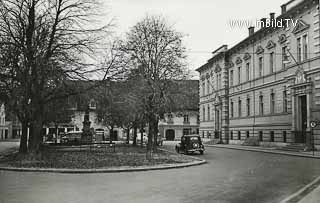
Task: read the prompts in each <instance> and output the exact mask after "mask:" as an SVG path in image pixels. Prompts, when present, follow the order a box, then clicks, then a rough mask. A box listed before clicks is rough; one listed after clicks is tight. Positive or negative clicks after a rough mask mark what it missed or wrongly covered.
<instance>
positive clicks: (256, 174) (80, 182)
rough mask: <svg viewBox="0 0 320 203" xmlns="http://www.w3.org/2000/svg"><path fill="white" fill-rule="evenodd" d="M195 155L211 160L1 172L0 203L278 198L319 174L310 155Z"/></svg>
mask: <svg viewBox="0 0 320 203" xmlns="http://www.w3.org/2000/svg"><path fill="white" fill-rule="evenodd" d="M172 147H173V146H167V148H172ZM198 156H199V155H198ZM199 157H203V158H205V159H207V160H208V162H209V163H208V164H205V165H201V166H195V167H190V168H183V169H170V170H163V171H148V172H133V173H118V174H117V173H114V174H53V173H21V172H20V173H18V172H3V171H2V172H0V203H4V202H6V203H7V202H24V203H28V202H30V203H34V202H42V203H46V202H68V203H70V202H85V203H88V202H112V203H113V202H139V203H140V202H148V203H149V202H153V203H155V202H219V203H224V202H237V203H238V202H240V203H241V202H244V203H250V202H258V203H264V202H278V201H280V200H282V199H284V198H285V197H287V196H288V195H290V194H292V193H294V192H295V191H297V190H298V189H299V188H301V187H303V186H304V185H306V184H308V183H309V182H311V181H312V180H313V179H314V178H316V177H317V176H319V175H320V161H319V160H313V159H306V158H298V157H290V156H283V155H273V154H265V153H258V152H246V151H239V150H230V149H218V148H209V147H208V148H207V151H206V153H205V155H204V156H199Z"/></svg>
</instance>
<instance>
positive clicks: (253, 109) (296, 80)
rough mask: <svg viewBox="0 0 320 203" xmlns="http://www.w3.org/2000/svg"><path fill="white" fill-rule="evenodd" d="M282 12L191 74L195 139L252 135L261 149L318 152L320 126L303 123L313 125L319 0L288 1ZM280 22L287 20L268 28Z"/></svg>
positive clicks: (319, 75)
mask: <svg viewBox="0 0 320 203" xmlns="http://www.w3.org/2000/svg"><path fill="white" fill-rule="evenodd" d="M281 10H282V13H281V15H279V16H278V17H275V14H274V13H271V14H270V17H269V18H268V19H266V18H263V19H261V21H260V23H261V25H262V27H261V28H260V29H259V30H258V31H256V32H255V31H254V27H250V28H249V36H248V37H247V38H245V39H244V40H242V41H241V42H240V43H238V44H236V45H235V46H233V47H232V48H230V49H228V48H227V46H226V45H224V46H222V47H221V48H219V49H218V50H217V51H215V52H214V55H213V57H212V58H211V59H210V60H209V61H208V62H207V63H206V64H205V65H203V66H201V67H200V68H199V69H198V72H199V73H200V134H203V135H208V134H212V133H215V135H216V137H217V138H219V139H221V140H222V141H223V142H225V143H233V144H240V143H243V141H244V140H245V139H246V138H248V137H256V138H257V139H258V140H259V141H260V144H262V145H286V143H306V144H309V143H311V142H314V143H315V144H316V145H317V146H318V147H320V129H318V128H315V129H313V131H312V130H311V126H310V122H311V121H313V120H320V30H319V27H320V26H319V24H320V23H319V19H320V17H319V2H318V1H316V0H292V1H290V2H288V3H286V4H284V5H282V6H281ZM281 21H282V22H288V23H283V24H282V26H278V27H276V26H275V25H273V26H271V25H270V24H268V22H269V23H270V22H281ZM278 25H280V23H278Z"/></svg>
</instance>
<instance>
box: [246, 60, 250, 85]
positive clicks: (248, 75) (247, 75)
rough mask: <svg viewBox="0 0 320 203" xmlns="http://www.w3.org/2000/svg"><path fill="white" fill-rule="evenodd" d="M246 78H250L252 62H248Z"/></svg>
mask: <svg viewBox="0 0 320 203" xmlns="http://www.w3.org/2000/svg"><path fill="white" fill-rule="evenodd" d="M246 80H247V81H249V80H250V63H247V64H246Z"/></svg>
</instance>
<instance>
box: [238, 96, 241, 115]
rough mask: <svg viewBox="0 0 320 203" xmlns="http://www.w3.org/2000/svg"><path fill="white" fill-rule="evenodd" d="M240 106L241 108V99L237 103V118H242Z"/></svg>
mask: <svg viewBox="0 0 320 203" xmlns="http://www.w3.org/2000/svg"><path fill="white" fill-rule="evenodd" d="M241 106H242V101H241V99H239V101H238V112H239V117H241V116H242V109H241Z"/></svg>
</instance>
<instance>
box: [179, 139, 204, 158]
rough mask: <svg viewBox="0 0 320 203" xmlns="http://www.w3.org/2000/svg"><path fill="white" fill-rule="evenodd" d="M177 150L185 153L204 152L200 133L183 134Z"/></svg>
mask: <svg viewBox="0 0 320 203" xmlns="http://www.w3.org/2000/svg"><path fill="white" fill-rule="evenodd" d="M176 151H177V152H178V153H181V152H183V153H184V154H188V153H189V152H192V153H193V152H200V154H203V152H204V145H203V144H202V141H201V138H200V136H199V135H183V136H182V137H181V142H180V143H178V144H177V145H176Z"/></svg>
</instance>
